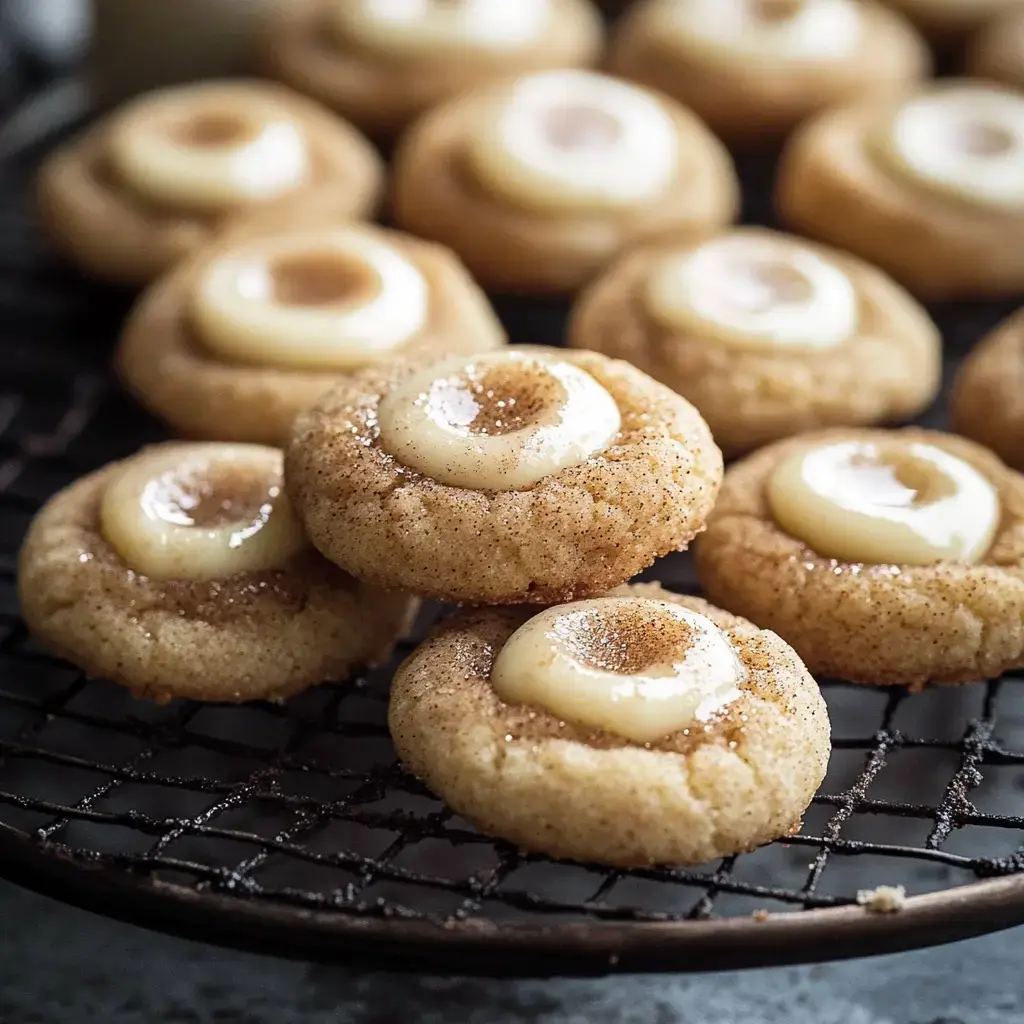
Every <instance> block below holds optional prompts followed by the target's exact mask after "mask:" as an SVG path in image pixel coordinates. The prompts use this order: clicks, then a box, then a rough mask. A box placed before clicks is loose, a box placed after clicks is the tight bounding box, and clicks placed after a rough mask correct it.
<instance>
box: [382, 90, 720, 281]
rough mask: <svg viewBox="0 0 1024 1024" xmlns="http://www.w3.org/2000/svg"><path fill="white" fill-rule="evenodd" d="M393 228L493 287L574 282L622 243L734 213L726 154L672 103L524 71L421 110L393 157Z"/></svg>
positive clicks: (690, 232)
mask: <svg viewBox="0 0 1024 1024" xmlns="http://www.w3.org/2000/svg"><path fill="white" fill-rule="evenodd" d="M394 175H395V179H394V206H395V216H396V219H397V221H398V223H399V226H401V227H404V228H406V229H407V230H409V231H411V232H412V233H413V234H416V235H421V236H423V237H424V238H433V239H435V240H436V241H439V242H443V243H445V244H446V245H449V246H451V248H452V249H454V250H455V251H456V252H457V253H458V254H459V255H460V256H461V257H462V259H463V260H464V261H465V263H466V265H467V266H468V267H469V269H470V271H471V272H472V273H473V275H474V276H475V277H476V278H477V280H479V281H480V282H481V284H483V285H484V287H486V288H488V289H489V290H494V291H499V292H548V293H564V292H570V291H573V290H575V289H576V288H578V287H579V286H580V285H581V284H583V283H584V282H585V281H586V280H587V279H588V278H589V277H591V276H593V274H594V273H595V272H596V271H597V270H598V268H599V267H600V266H601V264H603V263H604V262H605V261H607V260H608V259H609V258H610V257H612V256H614V255H615V254H616V253H617V252H618V251H619V250H620V249H622V248H623V247H625V246H626V245H628V244H630V243H632V242H635V241H638V240H641V239H644V238H650V237H654V236H659V235H663V234H665V233H667V232H672V233H674V234H675V235H683V236H686V237H689V238H693V239H694V240H696V239H699V238H702V237H704V236H706V235H708V234H711V233H713V232H714V231H715V230H717V229H719V228H721V227H722V226H723V225H725V224H727V223H729V222H730V221H732V220H733V218H734V217H735V214H736V211H737V203H738V191H737V184H736V175H735V172H734V170H733V167H732V163H731V161H730V158H729V155H728V153H727V152H726V151H725V149H724V147H723V146H722V144H721V143H720V142H719V141H718V140H717V139H716V138H715V137H714V136H713V135H712V134H711V133H710V132H709V131H708V129H707V128H706V127H705V126H704V124H703V123H702V122H701V121H700V120H699V119H698V118H697V117H695V116H694V115H693V114H691V113H690V112H689V111H688V110H686V109H685V108H684V107H682V106H680V105H679V104H678V103H676V102H675V101H674V100H671V99H669V98H667V97H663V96H659V95H657V94H655V93H653V92H650V91H648V90H646V89H644V88H642V87H640V86H636V85H631V84H629V83H627V82H622V81H619V80H617V79H614V78H610V77H608V76H605V75H600V74H597V73H594V72H589V71H552V72H546V73H539V74H533V75H525V76H523V77H520V78H518V79H516V80H515V81H513V82H505V83H502V84H500V85H492V86H487V87H484V88H480V89H477V90H474V91H473V92H471V93H467V94H465V95H463V96H460V97H458V98H456V99H454V100H452V101H450V102H448V103H445V104H442V105H441V106H440V107H438V108H436V109H435V110H433V111H431V112H429V113H428V114H426V115H425V116H424V117H423V118H422V119H421V120H420V121H418V122H417V123H416V124H415V125H414V126H413V128H412V129H410V131H409V133H408V134H407V135H406V136H405V138H404V139H403V141H402V142H401V143H400V145H399V148H398V151H397V153H396V157H395V170H394Z"/></svg>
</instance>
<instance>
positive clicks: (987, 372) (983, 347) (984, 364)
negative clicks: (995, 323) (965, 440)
mask: <svg viewBox="0 0 1024 1024" xmlns="http://www.w3.org/2000/svg"><path fill="white" fill-rule="evenodd" d="M950 415H951V417H952V427H953V430H955V431H956V432H957V433H958V434H964V435H965V436H967V437H970V438H972V439H973V440H975V441H977V442H978V443H979V444H983V445H985V447H986V448H991V449H992V451H994V452H995V453H996V455H998V456H999V457H1000V458H1001V459H1002V460H1003V461H1004V462H1006V463H1007V464H1008V465H1010V466H1013V467H1014V469H1024V310H1018V311H1017V312H1016V313H1014V315H1013V316H1011V317H1010V318H1009V319H1008V320H1005V321H1004V322H1003V323H1002V324H1000V325H999V327H997V328H996V329H995V330H994V331H992V332H991V333H990V334H989V335H988V336H987V337H985V338H983V339H982V340H981V341H980V342H979V343H978V344H977V345H976V346H975V347H974V348H973V349H972V350H971V353H970V355H969V356H968V357H967V359H965V360H964V362H963V364H962V366H961V367H960V371H959V373H958V374H957V376H956V380H955V381H954V384H953V394H952V397H951V399H950Z"/></svg>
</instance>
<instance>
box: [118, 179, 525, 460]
mask: <svg viewBox="0 0 1024 1024" xmlns="http://www.w3.org/2000/svg"><path fill="white" fill-rule="evenodd" d="M345 202H346V200H345V199H344V197H339V196H338V195H337V194H334V193H331V194H324V195H321V194H319V193H317V194H314V195H307V196H303V197H300V198H298V199H296V200H290V201H288V202H284V203H278V204H274V206H273V208H268V209H266V210H261V211H259V212H258V213H256V214H251V215H248V216H246V217H240V218H238V219H237V220H236V221H234V222H233V223H232V225H231V227H230V229H229V230H228V231H226V232H225V234H224V235H222V236H220V237H219V238H218V239H217V240H216V241H214V242H212V243H210V244H209V245H207V246H205V247H203V248H202V249H201V250H200V251H199V252H197V253H196V254H195V255H194V256H193V257H192V258H190V259H189V260H187V261H185V262H184V263H182V264H181V265H179V266H178V267H176V268H175V269H174V270H172V271H171V272H170V273H169V274H167V275H166V276H164V277H162V278H161V279H160V280H158V281H156V282H154V283H153V284H152V285H151V286H150V287H149V288H148V289H147V290H146V291H145V292H144V293H143V295H142V296H141V297H140V298H139V300H138V301H137V302H136V304H135V306H134V308H133V310H132V312H131V314H130V315H129V318H128V320H127V322H126V324H125V327H124V330H123V332H122V335H121V340H120V343H119V346H118V350H117V354H116V365H117V370H118V373H119V375H120V377H121V379H122V380H123V382H124V384H125V386H126V387H127V389H128V390H129V391H130V392H131V393H132V394H133V395H135V397H136V398H137V399H138V400H139V401H140V403H141V404H142V405H144V406H145V407H146V408H147V409H149V411H150V412H152V413H154V414H155V415H157V416H159V417H160V418H161V419H163V420H164V421H165V422H166V423H168V424H169V425H170V426H171V427H172V428H173V429H174V430H175V431H176V432H177V433H178V434H179V435H180V436H183V437H189V438H196V439H216V440H221V441H253V442H258V443H261V444H282V443H283V442H284V441H285V440H286V439H287V437H288V432H289V430H290V428H291V425H292V422H293V420H294V419H295V416H296V414H297V413H298V412H299V411H300V410H302V409H304V408H305V407H306V406H308V405H310V404H311V403H312V402H314V401H315V400H316V399H317V398H318V397H319V396H320V395H321V394H323V392H324V391H325V390H326V389H327V388H328V387H329V386H330V384H331V383H333V382H334V381H335V380H336V379H337V378H338V376H340V375H344V374H346V373H352V372H353V365H352V364H353V362H354V363H355V365H356V366H358V365H359V357H358V352H356V355H355V357H353V356H351V355H349V357H348V358H347V359H346V360H345V361H344V365H335V366H333V367H332V366H331V354H332V353H331V348H332V345H331V344H330V340H331V335H334V336H335V340H337V339H336V336H337V333H338V325H337V322H334V323H327V324H326V326H325V327H324V328H323V329H321V330H319V332H318V333H319V334H320V335H321V336H322V337H323V338H324V339H325V340H326V342H327V343H326V344H323V345H322V346H321V348H322V351H323V362H322V364H321V365H316V364H315V363H313V365H296V364H295V362H294V358H293V359H292V361H291V362H289V363H288V364H283V361H282V360H275V357H274V353H273V352H270V351H269V350H268V346H266V345H264V346H262V349H261V350H257V349H256V348H255V347H254V346H251V345H250V346H247V347H248V348H250V349H251V351H252V353H253V356H254V357H257V358H250V359H249V360H248V361H243V360H240V359H239V358H237V356H235V355H233V354H220V353H218V352H216V351H214V350H213V349H211V347H210V346H209V345H208V344H207V343H206V341H205V339H204V337H203V331H202V330H201V329H200V327H199V326H198V325H197V324H196V323H195V317H194V316H193V307H194V303H195V298H196V295H197V293H198V292H199V289H200V286H201V285H202V284H203V282H204V280H206V279H207V278H208V276H209V274H210V272H211V271H212V270H215V269H216V267H217V266H218V264H225V263H227V262H229V261H235V262H236V263H238V262H240V258H241V257H243V256H247V257H248V258H249V259H250V262H251V264H252V268H250V267H249V266H246V267H244V268H243V269H244V270H245V271H246V272H250V270H251V269H259V268H260V267H265V266H270V267H271V268H272V267H273V261H274V255H273V254H274V250H275V247H276V248H278V249H279V248H281V247H282V246H285V245H288V246H290V248H291V249H292V250H294V252H292V253H289V254H285V255H286V256H288V257H289V258H292V259H293V261H294V257H295V256H302V255H303V253H304V252H306V251H308V254H309V260H308V265H307V266H306V268H305V273H303V272H302V271H303V268H302V267H301V266H299V271H300V272H299V274H297V275H291V277H292V279H291V281H290V285H291V286H292V289H293V290H295V289H302V288H304V289H306V290H307V292H308V293H309V290H310V289H312V292H311V293H309V294H307V296H306V301H299V300H300V299H301V298H302V296H295V295H292V296H286V301H280V300H276V301H272V302H270V303H267V302H266V299H265V297H264V296H262V295H259V296H257V299H258V300H259V301H256V302H251V301H247V302H243V296H242V290H241V287H240V286H241V275H240V274H236V278H238V280H237V282H236V285H235V286H234V287H233V288H232V291H233V293H234V301H233V304H232V306H233V308H232V311H231V316H230V317H229V319H234V320H236V321H237V320H242V319H244V320H245V321H246V323H247V324H250V323H253V322H255V323H256V324H257V325H258V324H259V320H260V319H261V316H260V314H261V310H266V309H269V311H270V312H271V313H273V314H275V316H276V321H277V325H278V327H279V328H280V329H279V330H277V337H278V339H279V342H280V345H281V346H282V347H284V346H287V345H288V344H289V341H290V340H291V338H290V335H291V334H296V333H297V330H296V329H297V328H300V327H302V326H304V324H303V320H308V319H309V315H310V314H312V315H313V316H315V317H317V318H318V319H320V320H324V319H325V318H326V316H327V315H330V314H332V313H333V312H334V307H333V306H332V305H331V303H330V302H329V301H324V300H325V299H330V298H331V296H330V295H325V294H317V290H320V291H321V292H322V290H323V288H324V286H325V285H326V286H328V287H330V286H332V279H333V277H335V276H337V277H338V278H339V279H340V281H339V283H340V285H341V286H342V290H344V287H345V286H347V285H349V284H350V283H351V281H346V279H345V278H346V276H347V277H348V278H349V279H351V278H353V277H354V276H356V275H354V274H353V273H352V269H353V268H354V269H355V270H357V271H358V270H359V269H360V267H359V266H358V263H359V261H357V260H355V259H349V260H348V261H347V263H346V264H345V265H343V266H339V267H338V268H337V270H338V273H337V274H336V275H334V274H332V273H331V272H330V271H331V269H332V267H331V265H330V262H329V261H328V260H324V259H322V258H321V257H322V256H323V254H325V253H326V255H327V256H328V257H330V256H332V249H331V247H332V246H333V247H334V248H335V249H338V248H341V249H344V248H346V247H349V248H353V249H354V248H355V246H356V245H359V246H362V245H363V243H368V245H369V246H370V247H372V250H371V251H375V252H377V253H380V254H383V255H384V256H388V257H389V258H392V262H394V259H393V257H397V258H398V259H399V260H401V261H403V262H404V264H405V268H406V270H407V272H408V268H410V267H411V268H412V272H413V274H416V275H418V277H419V280H420V282H421V284H422V290H424V291H425V293H426V295H425V299H424V300H423V305H424V307H425V308H424V310H423V315H422V317H421V318H420V322H419V323H418V325H417V326H416V327H415V329H413V330H411V331H410V332H409V333H408V336H407V337H406V338H404V339H403V340H402V341H401V342H400V343H398V344H397V345H394V346H393V347H391V348H390V349H389V350H388V351H387V352H384V353H382V354H377V353H375V352H374V351H373V350H372V348H371V346H370V345H369V342H372V341H373V340H374V337H375V334H374V330H373V329H370V328H369V326H368V325H367V324H366V323H363V324H362V325H361V326H360V328H359V331H358V334H357V336H356V337H355V338H354V341H355V342H358V343H361V344H353V345H352V346H351V348H353V349H359V348H362V349H364V350H365V352H364V356H365V361H366V362H367V363H370V362H373V361H376V360H378V359H380V358H382V356H386V357H389V358H403V359H410V360H420V361H430V360H431V359H436V358H440V357H441V356H443V355H448V354H453V353H458V352H481V351H487V350H490V349H494V348H499V347H501V346H503V345H504V344H505V340H506V339H505V332H504V330H503V329H502V327H501V325H500V323H499V322H498V319H497V317H496V316H495V315H494V312H493V311H492V310H491V307H490V304H489V303H488V301H487V298H486V296H485V295H484V294H483V292H482V291H481V290H480V289H479V288H478V287H477V285H476V284H475V283H474V282H473V280H472V279H471V278H470V276H469V274H468V273H467V271H466V269H465V267H463V266H462V264H461V262H460V261H459V259H458V257H456V256H455V255H454V254H453V253H452V252H450V251H449V250H447V249H445V248H444V247H443V246H440V245H437V244H435V243H432V242H424V241H422V240H421V239H418V238H413V237H412V236H410V235H406V234H404V233H402V232H398V231H389V230H387V229H385V228H379V227H375V226H371V225H365V224H359V225H353V224H351V223H350V222H349V221H348V217H347V215H346V213H345V211H344V210H341V209H339V208H338V207H339V204H344V203H345ZM350 243H352V244H351V245H350ZM333 255H334V259H337V253H334V254H333ZM357 255H358V254H357ZM318 259H319V262H320V264H321V265H320V266H318V263H317V261H318ZM281 262H283V260H282V261H281ZM296 265H298V264H297V262H296ZM369 269H370V270H372V269H373V268H372V267H370V268H369ZM270 276H272V275H270ZM257 281H259V278H258V277H257ZM221 291H223V289H221ZM378 291H383V289H382V288H381V289H378ZM377 297H378V296H371V298H377ZM341 298H342V299H345V298H346V296H345V295H344V294H342V295H341ZM356 298H357V299H358V298H359V296H356ZM383 298H384V299H385V300H387V301H389V302H390V303H391V304H392V305H393V304H394V303H395V302H396V301H397V303H398V304H399V306H401V304H402V302H403V298H404V296H403V295H402V294H398V295H386V296H383ZM338 311H339V312H340V313H342V314H347V313H350V312H353V311H355V312H359V309H358V302H353V303H347V304H345V303H339V306H338ZM385 312H387V311H386V310H385ZM290 314H298V316H296V317H291V316H290ZM220 319H221V320H223V319H224V317H221V318H220ZM262 320H263V321H264V323H265V322H266V320H267V317H265V316H264V317H262ZM364 320H365V318H364ZM378 332H379V329H378ZM249 333H250V334H253V333H254V331H252V330H250V331H249ZM260 333H261V334H264V335H267V334H269V333H270V332H269V331H268V330H267V329H265V328H263V329H261V331H260ZM307 333H308V332H307Z"/></svg>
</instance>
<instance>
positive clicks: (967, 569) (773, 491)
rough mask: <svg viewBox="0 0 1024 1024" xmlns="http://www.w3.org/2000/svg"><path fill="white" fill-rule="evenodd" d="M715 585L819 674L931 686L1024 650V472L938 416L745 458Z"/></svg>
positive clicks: (1011, 659)
mask: <svg viewBox="0 0 1024 1024" xmlns="http://www.w3.org/2000/svg"><path fill="white" fill-rule="evenodd" d="M697 568H698V573H699V576H700V581H701V585H702V587H703V588H704V591H705V592H706V593H707V595H708V597H709V598H710V599H711V600H713V601H715V602H716V603H717V604H720V605H722V607H724V608H728V609H729V610H730V611H732V612H735V613H736V614H737V615H744V616H746V617H747V618H749V619H750V620H751V621H753V622H756V623H757V624H758V625H759V626H761V627H763V628H764V629H772V630H774V631H775V632H776V633H778V634H779V635H780V636H781V637H782V638H783V639H784V640H786V641H787V643H790V644H792V645H793V648H794V650H796V652H797V653H798V654H799V655H800V657H801V658H803V660H804V662H805V663H806V664H807V667H808V668H809V669H810V670H811V671H812V672H814V673H815V674H823V675H831V676H838V677H841V678H843V679H848V680H851V681H853V682H858V683H877V684H886V685H889V684H893V685H903V686H909V687H911V688H914V689H916V688H919V687H921V686H923V685H924V684H926V683H929V682H931V683H966V682H971V681H974V680H978V679H985V678H991V677H995V676H998V675H1001V674H1002V673H1003V672H1005V671H1007V670H1009V669H1013V668H1018V667H1020V666H1021V665H1024V477H1021V476H1020V475H1019V474H1018V473H1016V472H1014V471H1013V470H1011V469H1008V468H1007V467H1006V466H1005V465H1004V464H1003V463H1002V462H1000V461H999V459H998V458H996V456H994V455H993V454H992V453H991V452H989V451H987V450H986V449H984V448H981V447H979V446H978V445H976V444H973V443H972V442H970V441H966V440H964V439H963V438H959V437H953V436H951V435H948V434H941V433H938V432H935V431H927V430H918V429H912V428H907V429H904V430H897V431H887V430H859V431H858V430H832V431H823V432H821V433H818V434H810V435H804V436H801V437H796V438H790V439H788V440H786V441H780V442H777V443H775V444H773V445H770V446H769V447H767V448H762V449H761V450H760V451H758V452H755V453H754V454H753V455H750V456H748V457H747V458H745V459H744V460H743V461H741V462H739V463H737V464H736V465H734V466H733V467H732V468H731V469H730V470H729V472H728V473H727V474H726V476H725V481H724V483H723V485H722V491H721V496H720V499H719V502H718V504H717V505H716V507H715V511H714V513H713V515H712V516H711V518H710V521H709V523H708V529H707V534H706V535H705V537H704V538H703V539H702V542H701V544H700V545H699V547H698V549H697Z"/></svg>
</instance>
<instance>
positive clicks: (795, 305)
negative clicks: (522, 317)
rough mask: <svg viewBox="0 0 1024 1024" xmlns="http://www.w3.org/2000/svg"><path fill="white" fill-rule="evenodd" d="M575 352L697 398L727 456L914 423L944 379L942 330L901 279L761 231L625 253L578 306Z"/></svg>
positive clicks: (574, 320) (739, 230)
mask: <svg viewBox="0 0 1024 1024" xmlns="http://www.w3.org/2000/svg"><path fill="white" fill-rule="evenodd" d="M569 344H570V345H572V346H573V347H575V348H582V349H592V350H594V351H597V352H602V353H604V354H605V355H607V356H613V357H616V358H619V359H626V360H628V361H629V362H631V363H632V364H633V365H634V366H636V367H639V368H640V369H641V370H643V371H644V372H646V373H649V374H650V375H651V376H652V377H654V378H655V379H656V380H660V381H661V382H662V383H663V384H665V385H667V386H668V387H670V388H672V390H673V391H676V392H678V393H679V394H681V395H683V396H684V397H685V398H687V399H689V401H691V402H693V404H694V405H695V406H696V407H697V409H698V410H699V411H700V414H701V415H702V416H703V417H704V419H705V420H707V423H708V426H709V427H710V428H711V433H712V434H713V435H714V438H715V443H716V444H717V445H718V446H719V447H720V448H721V449H722V451H723V453H724V454H725V456H726V457H730V456H734V455H738V454H740V453H742V452H744V451H748V450H750V449H752V448H757V447H759V446H760V445H763V444H767V443H768V442H769V441H775V440H778V439H779V438H781V437H787V436H789V435H790V434H797V433H801V432H802V431H805V430H810V429H813V428H816V427H824V426H837V425H851V426H852V425H862V424H873V423H878V422H882V421H885V420H894V419H902V418H909V417H911V416H913V415H915V414H916V413H918V412H920V411H921V409H922V408H924V407H925V406H926V405H928V404H929V403H930V402H931V401H932V399H933V398H934V397H935V394H936V392H937V391H938V387H939V380H940V373H941V346H940V338H939V333H938V330H937V329H936V327H935V325H934V324H933V323H932V322H931V320H930V319H929V318H928V315H927V314H926V313H925V311H924V310H923V309H922V308H921V307H920V306H919V305H918V303H917V302H915V301H914V299H912V298H911V297H910V296H909V295H908V294H907V293H906V292H905V291H904V290H903V289H902V288H901V287H900V286H899V285H897V284H896V283H895V282H894V281H892V280H891V279H890V278H888V277H886V275H885V274H883V273H881V272H880V271H877V270H875V269H874V268H873V267H870V266H868V265H867V264H866V263H863V262H862V261H861V260H859V259H856V258H855V257H852V256H847V255H846V254H845V253H840V252H837V251H836V250H834V249H827V248H825V247H823V246H818V245H814V244H812V243H809V242H805V241H803V240H802V239H798V238H795V237H793V236H789V235H783V234H779V233H777V232H774V231H767V230H765V229H762V228H737V229H734V230H732V231H729V232H727V233H726V234H724V235H720V236H718V237H717V238H714V239H712V240H710V241H707V242H700V243H698V244H697V245H684V246H672V245H668V244H666V245H662V246H659V247H652V248H647V249H640V250H636V251H633V252H631V253H629V254H627V255H626V256H624V257H622V258H621V259H620V260H619V261H618V262H617V263H615V264H614V265H613V266H612V267H611V268H610V269H609V270H608V271H607V272H606V273H604V274H603V275H602V276H601V277H599V278H598V279H597V280H596V281H595V282H594V283H593V284H591V285H589V286H588V287H587V288H586V289H585V290H584V291H583V293H582V294H581V295H580V297H579V298H578V300H577V302H576V306H575V308H574V310H573V314H572V317H571V320H570V327H569Z"/></svg>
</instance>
